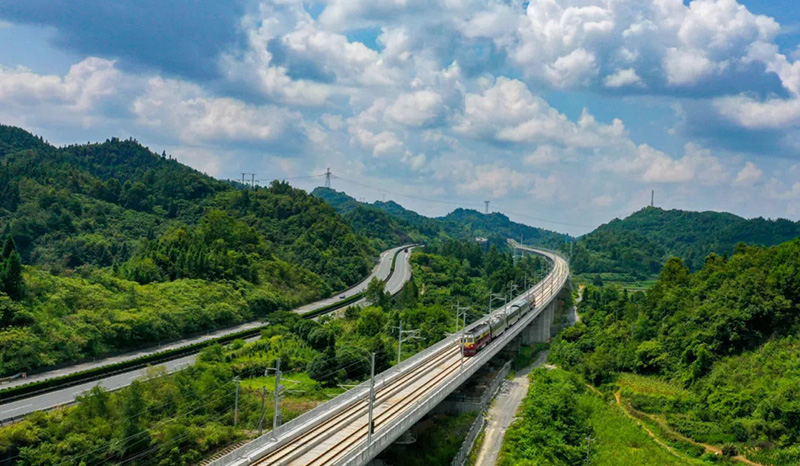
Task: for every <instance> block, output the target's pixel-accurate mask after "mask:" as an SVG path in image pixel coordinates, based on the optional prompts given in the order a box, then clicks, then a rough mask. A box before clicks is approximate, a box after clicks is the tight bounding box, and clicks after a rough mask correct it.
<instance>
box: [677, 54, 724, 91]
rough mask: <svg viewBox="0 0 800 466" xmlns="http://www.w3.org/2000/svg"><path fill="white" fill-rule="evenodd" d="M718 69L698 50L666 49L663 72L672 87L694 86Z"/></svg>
mask: <svg viewBox="0 0 800 466" xmlns="http://www.w3.org/2000/svg"><path fill="white" fill-rule="evenodd" d="M717 69H718V66H717V64H715V63H713V62H712V61H711V60H709V59H708V58H707V57H706V56H705V54H704V53H703V52H701V51H700V50H681V49H677V48H675V47H672V48H669V49H667V54H666V56H665V57H664V70H665V71H666V73H667V82H669V84H671V85H673V86H683V85H687V84H695V83H697V82H698V81H700V80H702V79H704V78H707V77H709V76H711V74H713V73H714V72H715V71H716V70H717Z"/></svg>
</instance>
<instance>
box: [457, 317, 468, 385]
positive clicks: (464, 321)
mask: <svg viewBox="0 0 800 466" xmlns="http://www.w3.org/2000/svg"><path fill="white" fill-rule="evenodd" d="M468 310H469V308H468V307H463V306H460V305H458V304H456V330H458V319H459V317H461V318H462V321H463V323H462V325H461V337H460V338H459V339H458V341H459V346H460V347H461V369H460V370H462V371H463V370H464V328H465V327H466V326H467V311H468Z"/></svg>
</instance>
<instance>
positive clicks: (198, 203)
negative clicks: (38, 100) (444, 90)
mask: <svg viewBox="0 0 800 466" xmlns="http://www.w3.org/2000/svg"><path fill="white" fill-rule="evenodd" d="M243 188H244V187H243V186H241V185H238V184H235V183H229V182H225V181H220V180H217V179H214V178H212V177H210V176H208V175H205V174H203V173H200V172H198V171H197V170H194V169H192V168H190V167H187V166H185V165H182V164H180V163H179V162H177V161H176V160H173V159H172V158H171V157H168V156H167V155H166V154H164V153H162V154H161V155H159V154H156V153H154V152H152V151H150V150H149V149H147V148H146V147H144V146H142V145H141V144H139V143H138V142H137V141H135V140H133V139H129V140H119V139H116V138H113V139H109V140H107V141H105V142H103V143H98V144H85V145H72V146H65V147H55V146H53V145H50V144H48V143H47V142H45V141H44V140H42V139H41V138H39V137H36V136H34V135H32V134H30V133H28V132H26V131H24V130H22V129H19V128H14V127H10V126H0V235H2V237H3V244H5V243H8V244H9V245H10V246H9V248H10V249H16V251H17V252H18V253H19V256H20V257H21V258H22V262H23V263H24V264H25V267H24V270H23V279H24V280H23V281H24V287H23V288H24V292H20V293H17V292H16V289H17V287H16V286H15V292H14V293H13V295H14V296H11V297H13V298H14V299H9V298H10V297H9V296H6V295H5V294H4V293H2V292H0V375H2V374H5V373H13V372H15V371H24V370H31V369H36V368H41V367H43V366H49V365H53V364H59V363H63V362H66V361H75V360H79V359H84V358H87V357H97V356H101V355H105V354H109V353H113V352H118V351H121V350H127V349H131V348H137V347H141V346H143V345H149V344H155V343H157V342H163V341H166V340H170V339H176V338H179V337H181V336H184V335H188V334H193V333H197V332H204V331H208V330H212V329H216V328H219V327H223V326H228V325H233V324H237V323H241V322H244V321H247V320H252V319H254V318H256V317H260V316H263V315H265V314H266V313H268V312H271V311H274V310H276V309H287V308H290V307H292V306H295V305H298V304H302V303H305V302H308V301H311V300H313V299H316V298H321V297H324V296H327V295H330V294H331V293H332V292H333V291H334V290H337V289H342V288H344V287H346V286H348V285H351V284H354V283H355V282H357V281H358V280H360V279H361V278H362V277H364V276H365V275H367V274H368V273H369V270H370V269H371V267H372V264H373V258H374V257H375V256H376V255H377V252H378V251H377V250H376V249H375V248H374V247H373V245H372V244H370V241H369V240H368V239H367V238H365V237H364V236H362V235H360V234H358V233H356V232H355V231H354V230H353V228H352V227H351V226H350V224H349V222H348V221H347V220H346V219H345V218H344V217H342V216H341V215H340V214H338V213H337V212H336V211H335V210H334V209H333V208H332V207H331V206H330V205H328V204H326V203H325V202H323V201H321V200H319V199H317V198H315V197H313V196H310V195H309V194H308V193H306V192H305V191H302V190H299V189H295V188H292V187H291V186H289V185H288V184H286V183H280V182H273V183H272V184H271V185H270V186H269V187H266V188H257V189H243ZM7 237H10V238H12V239H13V241H11V242H8V241H6V238H7ZM4 248H5V247H4ZM4 254H5V253H4ZM7 255H8V254H6V256H7ZM9 295H12V293H9Z"/></svg>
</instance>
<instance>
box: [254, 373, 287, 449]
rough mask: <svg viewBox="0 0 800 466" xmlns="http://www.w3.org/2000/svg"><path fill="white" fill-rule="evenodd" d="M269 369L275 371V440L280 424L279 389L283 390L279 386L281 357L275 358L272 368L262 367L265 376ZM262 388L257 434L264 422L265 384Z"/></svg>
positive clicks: (273, 426) (273, 419) (273, 430)
mask: <svg viewBox="0 0 800 466" xmlns="http://www.w3.org/2000/svg"><path fill="white" fill-rule="evenodd" d="M269 371H275V394H274V396H275V405H274V407H273V410H274V411H273V415H272V438H274V439H275V440H277V439H278V427H279V426H280V423H281V411H280V407H279V406H278V403H279V402H280V399H281V390H283V387H281V358H278V359H277V360H275V368H274V369H273V368H271V367H268V368H266V369H264V377H266V376H267V375H268V374H269ZM263 390H264V395H262V396H261V418H260V419H259V421H258V434H259V435H261V431H262V427H263V424H264V415H265V411H264V409H265V408H264V404H265V399H266V396H265V395H266V390H267V387H266V385H265V386H264V388H263Z"/></svg>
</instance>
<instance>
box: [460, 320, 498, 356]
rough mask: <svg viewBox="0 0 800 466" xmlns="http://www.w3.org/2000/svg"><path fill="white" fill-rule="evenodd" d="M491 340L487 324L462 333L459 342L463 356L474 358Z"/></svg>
mask: <svg viewBox="0 0 800 466" xmlns="http://www.w3.org/2000/svg"><path fill="white" fill-rule="evenodd" d="M491 339H492V332H491V329H490V328H489V326H488V325H487V324H480V325H478V326H477V327H473V328H472V329H470V330H469V331H467V332H464V338H463V339H462V340H461V349H462V351H463V352H464V356H475V355H476V354H478V351H480V350H481V348H483V347H484V346H486V345H487V344H488V343H489V341H491Z"/></svg>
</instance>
